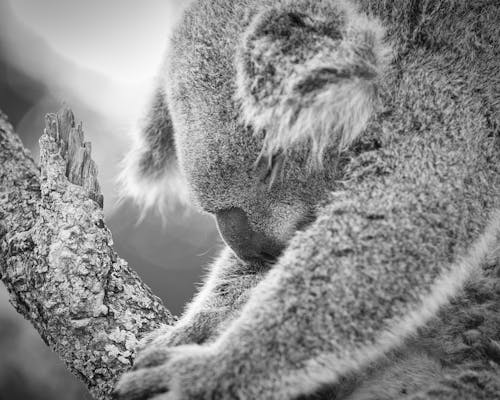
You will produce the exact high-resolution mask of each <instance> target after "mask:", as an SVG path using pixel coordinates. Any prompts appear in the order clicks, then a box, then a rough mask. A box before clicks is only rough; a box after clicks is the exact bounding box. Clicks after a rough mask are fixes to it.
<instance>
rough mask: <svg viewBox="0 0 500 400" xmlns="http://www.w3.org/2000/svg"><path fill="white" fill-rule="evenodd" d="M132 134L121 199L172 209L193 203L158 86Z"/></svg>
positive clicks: (162, 210)
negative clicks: (180, 168)
mask: <svg viewBox="0 0 500 400" xmlns="http://www.w3.org/2000/svg"><path fill="white" fill-rule="evenodd" d="M136 131H137V132H138V134H135V135H134V136H133V137H132V140H133V142H132V146H131V150H130V151H129V152H128V154H127V155H126V156H125V157H124V159H123V160H122V162H121V167H122V168H121V172H120V174H119V176H118V183H119V187H120V193H119V194H120V200H119V201H122V200H124V199H126V198H131V199H132V200H134V202H135V203H136V204H138V205H139V206H140V207H141V208H142V214H141V218H143V217H144V215H145V213H146V211H147V210H149V209H153V208H154V209H156V210H157V211H159V213H160V215H161V216H162V218H163V219H165V216H166V214H167V212H168V211H172V210H174V209H176V208H177V207H178V206H186V205H188V204H189V189H188V184H187V182H186V180H185V178H184V177H183V175H182V174H181V172H180V170H179V167H178V163H177V156H176V152H175V143H174V136H173V127H172V122H171V119H170V115H169V112H168V109H167V106H166V104H165V94H164V93H163V90H162V89H161V87H160V88H158V89H157V91H156V93H155V95H154V98H153V102H152V104H151V107H150V111H149V113H148V114H147V115H146V117H145V119H144V121H143V122H142V125H141V126H140V127H139V128H138V129H137V130H136Z"/></svg>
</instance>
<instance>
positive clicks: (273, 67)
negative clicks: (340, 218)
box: [236, 1, 391, 167]
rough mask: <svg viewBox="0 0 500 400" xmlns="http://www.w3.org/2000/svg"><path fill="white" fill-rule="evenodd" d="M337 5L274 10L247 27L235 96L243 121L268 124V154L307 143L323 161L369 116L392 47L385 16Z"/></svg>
mask: <svg viewBox="0 0 500 400" xmlns="http://www.w3.org/2000/svg"><path fill="white" fill-rule="evenodd" d="M336 7H337V8H336V9H335V10H334V11H332V12H331V13H330V14H329V15H328V16H327V17H326V18H323V17H319V16H310V15H305V14H303V13H301V11H300V10H295V9H293V8H291V7H290V8H287V9H283V8H280V9H272V10H268V11H266V12H264V13H262V14H259V15H257V16H256V17H255V18H254V20H253V22H252V24H251V25H250V26H249V28H248V29H247V31H246V34H245V36H244V38H243V43H242V46H241V48H240V49H239V51H238V54H237V63H236V65H237V93H236V97H237V101H239V103H240V104H241V108H242V113H241V114H242V120H243V121H242V122H243V123H244V124H247V125H250V126H252V127H253V128H254V130H255V132H256V133H257V134H258V133H260V132H264V134H265V137H264V144H263V149H262V153H263V155H265V156H266V157H269V158H270V157H272V156H273V155H274V154H277V153H279V152H282V151H286V150H288V149H290V148H292V147H293V146H295V145H299V144H303V143H306V144H307V143H308V144H309V145H310V146H311V160H310V161H311V162H312V165H313V166H317V167H319V166H321V163H322V159H323V154H324V151H325V149H326V148H328V147H330V146H337V147H338V149H339V151H342V150H345V149H346V148H348V147H349V146H350V145H351V144H352V143H353V141H354V140H355V139H356V138H357V137H358V136H359V135H360V134H361V133H362V132H363V131H364V129H365V128H366V126H367V124H368V121H369V119H370V116H371V115H372V113H373V110H374V107H375V105H376V102H377V81H378V79H379V77H380V75H381V74H382V72H383V70H384V68H385V67H386V65H387V64H388V62H389V61H390V58H391V51H390V48H389V47H388V46H386V45H385V44H384V42H383V37H384V30H383V29H382V27H381V26H380V24H379V23H378V21H376V20H374V19H369V18H367V17H364V16H361V15H359V14H358V13H357V12H356V11H355V10H354V9H352V8H351V7H350V6H349V5H348V4H347V3H344V2H341V1H338V2H336Z"/></svg>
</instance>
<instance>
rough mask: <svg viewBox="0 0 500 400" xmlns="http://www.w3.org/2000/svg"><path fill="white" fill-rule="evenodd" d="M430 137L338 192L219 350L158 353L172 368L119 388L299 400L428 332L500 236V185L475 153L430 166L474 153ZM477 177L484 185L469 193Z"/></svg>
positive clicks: (376, 160) (145, 370) (157, 367)
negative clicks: (497, 213)
mask: <svg viewBox="0 0 500 400" xmlns="http://www.w3.org/2000/svg"><path fill="white" fill-rule="evenodd" d="M420 139H421V138H417V137H416V138H415V139H414V140H413V141H412V140H409V141H408V142H407V143H406V144H405V145H404V146H402V147H401V148H399V149H393V150H394V151H396V153H397V152H400V155H401V156H402V158H401V159H400V160H399V161H395V160H394V159H393V158H392V157H390V155H387V154H386V155H384V157H383V158H380V154H378V155H375V154H373V155H371V156H370V155H368V156H365V157H364V160H363V163H360V168H361V165H362V166H366V165H367V164H370V163H372V164H373V166H375V164H377V167H378V168H375V167H374V168H371V169H370V170H372V171H373V174H372V176H370V177H369V178H365V179H361V177H359V178H360V179H359V180H357V181H356V184H355V185H354V183H352V186H351V188H349V187H348V189H350V190H345V191H343V192H338V193H337V194H335V196H334V197H333V198H332V201H331V204H330V205H329V206H327V207H326V208H325V209H324V210H323V211H322V213H321V215H320V217H319V218H318V220H317V221H316V222H315V223H314V224H313V225H312V226H310V228H308V230H307V231H305V232H299V233H298V234H297V236H296V237H295V238H294V239H293V240H292V242H291V243H290V246H289V248H288V249H287V250H286V252H285V253H284V254H283V256H282V257H281V258H280V260H279V261H278V263H277V264H276V265H274V266H273V268H272V270H271V271H270V272H269V273H268V275H267V276H266V277H265V278H264V279H263V280H262V281H261V282H260V283H259V284H258V285H257V286H256V287H255V288H254V289H253V290H252V292H251V296H250V299H249V301H248V303H247V304H246V305H245V306H244V307H243V309H242V312H241V315H240V316H239V317H238V318H236V319H235V320H234V321H233V322H232V323H231V325H230V326H229V327H228V329H227V330H226V331H225V332H224V333H222V334H221V335H220V336H219V337H218V338H217V339H216V340H215V341H214V342H212V343H210V344H208V345H205V346H193V345H191V346H179V347H176V348H173V349H161V348H157V349H156V351H157V352H159V353H162V362H161V363H160V364H155V363H154V362H153V363H148V362H146V363H143V364H138V368H141V369H139V370H137V371H135V372H132V373H131V375H129V376H128V377H127V379H125V380H124V381H123V385H122V386H119V391H122V392H123V393H129V394H130V393H131V391H130V390H129V389H130V387H132V386H134V385H135V386H136V387H141V388H142V389H141V390H142V391H140V393H141V395H143V394H144V392H143V391H146V392H147V391H149V390H151V389H152V388H151V386H147V385H144V382H146V381H147V382H150V381H151V379H152V378H151V376H155V377H156V381H155V382H157V385H156V386H155V388H154V390H155V391H156V392H158V391H160V392H161V391H168V397H165V399H194V398H207V399H208V398H263V399H265V398H269V399H285V398H291V397H293V396H297V395H299V394H302V393H307V392H309V391H313V390H315V389H317V388H318V387H319V386H320V385H321V384H324V383H327V382H329V383H331V382H332V381H335V380H336V379H338V377H339V376H341V375H342V374H345V373H347V372H348V371H350V370H353V369H355V368H356V367H358V366H359V365H361V364H363V363H366V362H369V361H370V360H373V359H374V358H375V357H377V356H378V355H379V354H380V353H382V352H383V351H385V350H387V349H389V348H391V347H393V346H397V345H398V344H399V343H401V341H402V340H404V338H405V336H407V335H409V334H410V333H412V332H414V331H415V329H417V328H418V327H419V326H422V325H423V324H425V322H426V321H427V320H428V319H429V318H430V317H432V316H433V315H435V313H436V311H437V310H438V309H439V307H440V306H442V305H443V304H444V303H445V302H446V301H447V300H448V299H449V298H450V297H451V296H453V295H454V293H456V291H457V290H459V288H460V287H461V286H462V285H463V283H464V281H465V280H466V279H467V277H468V276H469V275H470V274H471V273H474V272H475V271H477V268H479V267H480V265H481V263H482V262H483V259H484V256H485V252H486V249H487V248H488V247H489V246H491V243H490V242H493V240H494V237H495V235H498V231H496V232H495V233H492V232H491V230H493V229H497V230H498V226H500V223H499V220H498V218H497V219H496V220H493V221H491V226H490V231H488V230H487V229H486V226H487V221H488V218H491V216H492V215H493V214H492V213H493V211H494V209H495V207H498V200H499V199H498V192H499V190H498V188H499V182H498V177H495V176H496V175H492V176H487V174H488V170H487V169H483V166H477V165H476V166H474V164H473V163H475V162H476V161H477V158H475V156H474V157H472V158H470V159H469V158H468V157H465V158H463V161H457V162H465V163H467V162H472V164H471V165H469V166H468V167H467V168H464V169H461V168H457V169H454V168H450V169H448V170H447V171H446V174H443V171H434V170H429V169H428V168H427V169H425V168H424V165H425V164H426V163H427V162H428V160H429V159H433V160H434V162H436V165H455V164H454V163H452V162H451V161H452V159H454V157H457V154H462V155H463V154H465V153H464V152H463V151H460V152H458V153H457V150H459V149H455V151H452V149H451V148H447V146H445V144H444V143H441V147H440V148H439V149H438V150H437V149H436V148H435V147H433V146H428V144H427V143H425V142H424V141H421V140H420ZM452 143H453V140H451V141H450V142H449V144H452ZM464 145H466V144H465V143H464ZM462 150H463V149H462ZM482 151H488V150H487V149H483V150H482ZM402 153H406V156H408V158H410V157H411V158H412V159H411V160H410V161H408V158H406V157H405V155H404V154H402ZM412 153H413V155H411V154H412ZM477 154H480V153H477ZM477 154H476V156H477ZM370 157H372V159H369V158H370ZM460 157H463V156H460ZM403 160H406V161H403ZM413 162H418V163H422V164H421V165H420V167H418V168H417V166H416V165H414V164H412V163H413ZM353 168H355V167H354V166H353ZM389 168H395V170H396V171H397V172H394V171H393V174H392V176H391V174H390V173H389V171H388V170H386V169H389ZM381 171H385V173H381ZM422 171H426V173H424V174H422ZM492 172H493V171H492ZM464 173H465V175H463V176H462V174H464ZM469 173H470V174H473V175H474V176H475V180H474V181H473V182H472V183H470V184H469V185H464V181H466V182H469V178H470V176H468V175H467V174H469ZM402 177H405V178H404V179H402ZM485 229H486V233H483V234H482V236H481V232H485ZM475 240H476V242H475V245H473V246H472V250H471V251H469V252H468V255H467V256H466V257H465V258H464V259H462V260H458V261H457V260H456V258H455V257H456V255H457V254H459V255H465V254H467V251H468V249H469V248H470V246H471V245H472V244H473V243H474V241H475ZM125 398H127V397H125ZM130 398H136V397H134V396H132V397H130Z"/></svg>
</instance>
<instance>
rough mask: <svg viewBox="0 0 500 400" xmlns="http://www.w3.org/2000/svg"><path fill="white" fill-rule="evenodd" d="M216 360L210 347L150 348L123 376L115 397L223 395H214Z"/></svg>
mask: <svg viewBox="0 0 500 400" xmlns="http://www.w3.org/2000/svg"><path fill="white" fill-rule="evenodd" d="M155 353H156V354H155ZM215 359H216V357H215V353H214V352H213V351H212V349H211V347H209V346H200V345H182V346H178V347H165V348H154V347H150V348H149V349H148V351H147V352H146V353H144V354H143V355H141V358H140V359H139V360H138V363H136V364H135V365H134V370H132V371H131V372H128V373H126V374H124V375H123V376H122V378H121V379H120V381H119V382H118V384H117V386H116V388H115V393H114V394H115V398H116V399H120V400H142V399H163V400H173V399H176V400H181V399H186V400H187V399H193V400H194V399H216V398H220V397H219V396H216V395H215V393H216V392H217V384H216V382H217V381H218V379H214V378H215V376H214V373H216V371H217V366H216V362H215Z"/></svg>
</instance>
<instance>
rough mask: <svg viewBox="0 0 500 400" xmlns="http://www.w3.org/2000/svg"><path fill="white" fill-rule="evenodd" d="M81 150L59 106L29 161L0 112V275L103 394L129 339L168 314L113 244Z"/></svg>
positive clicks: (85, 150) (168, 320) (70, 363)
mask: <svg viewBox="0 0 500 400" xmlns="http://www.w3.org/2000/svg"><path fill="white" fill-rule="evenodd" d="M90 155H91V146H90V143H89V142H84V137H83V131H82V127H81V125H78V126H75V122H74V117H73V114H72V112H71V111H70V110H68V109H64V110H61V111H60V112H59V113H58V114H57V115H56V114H49V115H47V117H46V128H45V130H44V133H43V135H42V136H41V138H40V167H38V166H37V165H36V163H35V162H34V161H33V159H32V157H31V155H30V153H29V152H28V151H27V150H26V149H25V148H24V147H23V145H22V143H21V141H20V139H19V137H18V136H17V135H16V134H15V133H14V131H13V128H12V126H11V125H10V124H9V123H8V122H7V118H6V116H5V115H3V114H2V113H1V112H0V279H1V280H2V281H3V282H4V284H5V285H6V287H7V289H8V290H9V293H10V295H11V303H12V305H13V306H14V307H15V308H16V310H17V311H18V312H19V313H21V314H22V315H23V316H24V317H25V318H27V319H28V320H29V321H31V323H32V324H33V325H34V327H35V328H36V329H37V331H38V332H39V333H40V335H41V337H42V338H43V340H44V341H45V342H46V343H47V345H48V346H50V347H51V349H52V350H53V351H55V352H56V353H57V354H58V355H59V356H60V357H61V358H62V360H63V361H64V362H65V363H66V365H67V367H68V368H69V369H70V370H71V371H72V372H73V373H74V374H75V375H77V377H78V378H80V379H81V380H82V381H83V382H84V383H85V384H86V385H87V387H88V388H89V390H90V392H91V394H92V395H93V396H94V397H95V398H98V399H107V398H110V391H111V389H112V388H113V385H114V383H115V381H116V380H117V379H118V377H119V376H120V375H121V374H122V373H123V372H124V371H125V370H127V369H128V368H129V367H130V366H131V364H132V361H133V358H134V355H135V351H134V349H135V347H136V345H137V343H138V340H139V339H140V338H141V337H142V336H143V335H144V334H145V333H147V332H150V331H151V330H153V329H155V328H157V327H159V326H160V325H162V324H167V325H170V324H172V323H173V322H174V320H175V319H174V317H173V316H172V315H171V314H170V312H169V311H168V310H167V309H165V308H164V306H163V305H162V303H161V301H160V300H159V299H158V298H157V297H155V296H154V295H153V294H152V293H151V291H150V289H149V288H148V287H147V286H146V285H145V284H144V283H143V282H141V280H140V279H139V277H138V276H137V275H136V273H135V272H134V271H132V269H131V268H130V267H129V266H128V264H127V262H126V261H124V260H123V259H121V258H119V257H118V255H117V254H116V252H115V251H114V250H113V247H112V245H113V241H112V238H111V232H110V231H109V230H108V228H107V227H106V225H105V223H104V214H103V210H102V202H103V198H102V194H101V192H100V189H99V184H98V181H97V169H96V166H95V163H94V161H92V159H91V157H90Z"/></svg>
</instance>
